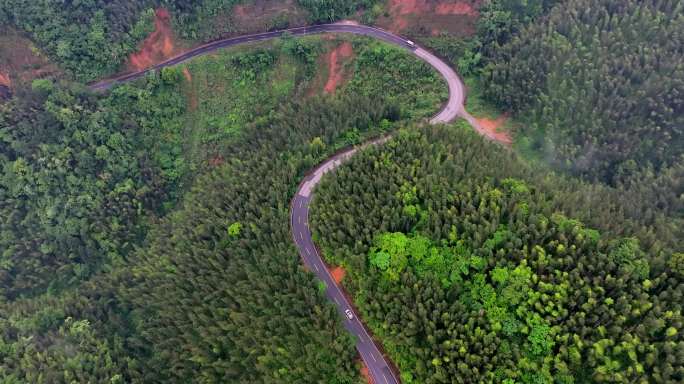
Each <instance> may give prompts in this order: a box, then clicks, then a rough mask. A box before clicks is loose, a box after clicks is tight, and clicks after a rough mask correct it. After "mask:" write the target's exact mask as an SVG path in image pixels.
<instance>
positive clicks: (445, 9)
mask: <svg viewBox="0 0 684 384" xmlns="http://www.w3.org/2000/svg"><path fill="white" fill-rule="evenodd" d="M435 13H436V14H438V15H469V16H474V17H477V15H478V13H477V11H476V10H475V9H474V8H473V6H472V5H471V4H468V3H466V2H461V1H459V2H456V3H451V4H448V3H442V4H437V6H436V7H435Z"/></svg>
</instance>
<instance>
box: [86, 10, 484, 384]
mask: <svg viewBox="0 0 684 384" xmlns="http://www.w3.org/2000/svg"><path fill="white" fill-rule="evenodd" d="M321 33H352V34H356V35H364V36H369V37H373V38H376V39H379V40H382V41H385V42H387V43H390V44H393V45H396V46H399V47H402V48H404V49H407V50H409V51H410V52H412V53H413V54H414V55H415V56H417V57H418V58H420V59H421V60H423V61H425V62H426V63H428V64H429V65H431V66H432V67H433V68H435V69H436V70H437V71H438V72H439V73H440V75H441V76H442V77H443V78H444V80H445V81H446V83H447V85H448V87H449V99H448V101H447V103H446V104H445V105H444V106H443V107H442V109H441V110H440V111H439V113H437V114H436V115H435V116H434V117H432V118H431V119H430V123H432V124H439V123H448V122H450V121H452V120H454V119H455V118H456V117H458V116H460V117H462V118H464V119H465V120H467V121H468V122H469V123H470V125H471V126H472V127H473V128H474V129H475V130H476V131H477V132H478V133H480V134H481V135H483V136H485V137H487V138H490V139H493V137H492V136H491V135H490V134H489V133H488V132H487V131H485V130H483V129H482V128H481V127H480V125H479V124H478V122H477V120H475V119H474V118H473V117H472V116H471V115H470V114H468V112H466V110H465V108H464V100H465V89H464V86H463V82H462V81H461V79H460V78H459V77H458V75H457V74H456V72H455V71H454V70H453V69H451V67H449V65H448V64H447V63H445V62H444V61H442V60H441V59H440V58H438V57H437V56H435V55H433V54H431V53H430V52H428V51H426V50H425V49H423V48H420V47H418V46H417V45H415V44H413V43H411V42H410V41H409V40H406V39H404V38H401V37H399V36H397V35H394V34H392V33H390V32H387V31H384V30H381V29H378V28H374V27H368V26H364V25H358V24H355V23H349V22H340V23H335V24H323V25H315V26H309V27H300V28H292V29H288V30H284V31H273V32H265V33H258V34H254V35H246V36H240V37H235V38H230V39H224V40H218V41H214V42H211V43H208V44H205V45H202V46H199V47H197V48H195V49H192V50H190V51H188V52H185V53H183V54H181V55H179V56H176V57H174V58H171V59H169V60H167V61H164V62H162V63H160V64H157V65H154V66H152V67H150V68H147V69H145V70H142V71H139V72H134V73H129V74H126V75H122V76H119V77H116V78H112V79H107V80H103V81H100V82H97V83H94V84H91V85H90V88H91V89H93V90H105V89H108V88H110V87H111V86H113V85H115V84H117V83H125V82H128V81H131V80H135V79H138V78H140V77H143V76H145V74H146V73H148V72H150V71H155V70H159V69H161V68H163V67H168V66H172V65H176V64H179V63H182V62H184V61H187V60H190V59H192V58H193V57H196V56H200V55H204V54H206V53H209V52H212V51H215V50H217V49H220V48H226V47H230V46H234V45H240V44H245V43H249V42H256V41H263V40H268V39H273V38H276V37H281V36H283V35H285V34H289V35H292V36H304V35H313V34H321ZM388 139H389V137H384V138H380V139H375V140H372V141H370V142H367V143H365V144H363V145H362V146H359V147H354V148H349V149H347V150H345V151H342V152H340V153H338V154H336V155H334V156H332V157H330V158H328V159H327V160H325V161H324V162H323V163H321V164H319V166H318V167H317V168H316V169H315V170H314V171H312V172H311V173H310V174H309V175H308V176H307V177H305V178H304V180H303V181H302V183H301V184H300V186H299V189H298V190H297V193H296V195H295V197H294V198H293V200H292V202H291V206H290V218H291V229H292V237H293V239H294V242H295V244H296V245H297V249H298V250H299V254H300V255H301V257H302V259H303V261H304V264H305V265H306V266H307V268H309V270H311V271H312V272H313V273H314V274H315V275H316V276H317V277H318V278H319V279H320V280H321V281H323V282H325V284H326V286H327V288H326V292H325V293H326V296H327V297H328V298H329V299H330V300H331V301H332V302H334V303H335V305H336V306H337V309H338V311H339V313H340V316H342V319H343V321H344V326H345V328H346V329H347V330H348V331H349V332H350V333H351V334H352V335H354V336H355V337H356V348H357V349H358V351H359V353H360V354H361V358H362V359H363V361H364V362H365V363H366V366H367V367H368V370H369V373H370V375H371V377H372V378H373V380H374V382H375V384H398V383H399V379H398V378H397V377H396V375H395V373H394V372H393V371H392V369H390V365H389V364H388V362H387V360H386V359H385V357H384V356H383V355H382V353H380V350H379V348H378V346H377V345H376V344H375V342H374V341H373V339H372V338H371V337H370V335H369V334H368V332H367V331H366V329H365V327H364V326H363V324H362V323H361V321H360V319H359V317H358V315H357V314H356V313H355V312H354V308H353V307H352V306H351V305H350V303H349V301H348V300H347V298H346V297H345V295H344V294H343V292H342V289H341V288H340V287H339V286H338V285H337V284H336V283H335V281H334V280H333V278H332V276H331V275H330V273H329V272H328V270H327V268H326V266H325V264H324V263H323V259H322V258H321V256H320V254H319V253H318V250H317V249H316V246H315V245H314V243H313V240H312V238H311V231H310V230H309V205H310V203H311V199H312V193H313V189H314V188H315V186H316V184H318V182H319V181H320V180H321V178H322V176H323V174H325V173H326V172H329V171H332V170H334V169H335V168H337V167H338V166H339V165H340V164H342V163H343V162H344V161H345V160H347V159H349V158H350V157H351V156H352V155H354V153H356V152H357V151H358V150H359V149H362V148H363V147H366V146H369V145H378V144H382V143H384V142H385V141H387V140H388ZM346 311H350V312H351V313H352V318H351V319H350V318H349V317H348V316H347V314H346Z"/></svg>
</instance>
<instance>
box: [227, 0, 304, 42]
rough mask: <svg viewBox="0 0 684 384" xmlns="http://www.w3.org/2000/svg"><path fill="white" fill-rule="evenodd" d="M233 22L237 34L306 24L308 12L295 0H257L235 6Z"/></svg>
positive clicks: (232, 14)
mask: <svg viewBox="0 0 684 384" xmlns="http://www.w3.org/2000/svg"><path fill="white" fill-rule="evenodd" d="M231 22H232V23H233V25H234V29H235V31H236V32H237V34H244V33H251V32H260V31H265V30H272V29H282V28H288V27H295V26H301V25H305V24H306V22H307V20H306V13H305V12H304V10H302V9H301V8H299V6H298V5H297V4H296V2H295V0H256V1H253V2H251V3H249V4H238V5H236V6H235V7H233V11H232V13H231Z"/></svg>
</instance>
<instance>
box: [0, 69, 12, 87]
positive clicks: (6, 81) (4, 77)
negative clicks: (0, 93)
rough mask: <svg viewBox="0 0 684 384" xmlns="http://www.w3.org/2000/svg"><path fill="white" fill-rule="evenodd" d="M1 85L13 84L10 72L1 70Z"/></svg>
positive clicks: (9, 85)
mask: <svg viewBox="0 0 684 384" xmlns="http://www.w3.org/2000/svg"><path fill="white" fill-rule="evenodd" d="M0 85H4V86H5V87H11V86H12V82H11V81H10V78H9V75H8V74H6V73H2V72H0Z"/></svg>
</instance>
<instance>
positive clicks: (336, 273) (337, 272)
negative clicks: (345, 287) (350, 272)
mask: <svg viewBox="0 0 684 384" xmlns="http://www.w3.org/2000/svg"><path fill="white" fill-rule="evenodd" d="M346 274H347V271H345V270H344V268H342V267H335V268H332V269H331V270H330V275H331V276H332V278H333V280H335V282H336V283H337V284H339V283H340V282H341V281H342V279H344V276H345V275H346Z"/></svg>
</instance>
